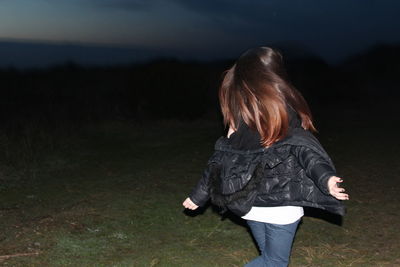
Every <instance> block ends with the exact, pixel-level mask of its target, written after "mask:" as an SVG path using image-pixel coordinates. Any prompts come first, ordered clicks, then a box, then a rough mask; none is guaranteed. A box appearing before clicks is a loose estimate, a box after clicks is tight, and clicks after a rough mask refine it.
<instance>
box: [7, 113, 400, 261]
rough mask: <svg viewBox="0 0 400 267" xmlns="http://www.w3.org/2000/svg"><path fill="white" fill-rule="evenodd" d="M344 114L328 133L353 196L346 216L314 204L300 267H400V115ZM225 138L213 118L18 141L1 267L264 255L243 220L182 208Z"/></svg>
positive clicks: (299, 246)
mask: <svg viewBox="0 0 400 267" xmlns="http://www.w3.org/2000/svg"><path fill="white" fill-rule="evenodd" d="M343 114H344V113H343ZM343 114H341V115H329V114H326V115H324V116H320V117H321V118H324V119H323V120H322V119H320V120H319V121H320V134H319V135H318V137H319V139H320V140H321V142H322V144H323V145H324V147H325V148H326V150H327V151H328V152H329V153H330V155H331V156H332V158H333V159H334V161H335V163H336V167H337V169H338V171H339V176H341V177H343V178H344V181H345V182H344V185H345V187H346V189H347V191H348V192H349V194H350V201H348V202H347V215H346V216H345V217H344V218H343V220H339V219H338V218H336V217H332V216H329V214H324V213H319V212H315V211H308V212H307V216H305V217H304V218H303V221H302V223H301V225H300V226H299V230H298V232H297V235H296V238H295V242H294V245H293V251H292V257H291V264H290V266H293V267H295V266H335V267H337V266H400V231H399V230H398V226H399V225H400V213H399V212H398V205H399V203H400V202H399V200H400V196H399V189H400V180H399V179H400V176H399V172H400V164H398V162H399V160H400V156H399V151H400V142H399V141H398V136H399V132H400V131H399V129H400V127H399V124H398V123H399V119H398V118H386V122H382V121H379V117H378V116H375V117H374V116H371V117H370V116H363V117H359V116H358V115H359V113H357V112H356V113H352V114H350V113H347V114H348V115H349V117H348V118H345V117H344V116H343ZM357 114H358V115H357ZM350 118H351V119H350ZM221 133H222V129H221V127H220V126H219V125H217V123H215V122H208V121H195V122H177V121H165V122H156V123H153V124H149V123H145V124H137V123H136V124H134V123H129V122H109V123H103V124H97V125H91V126H88V127H86V128H85V129H82V130H80V131H79V132H77V133H75V134H60V135H59V136H57V137H54V138H53V139H52V140H53V141H52V142H51V144H52V145H51V147H52V148H51V149H50V148H48V147H46V146H45V147H42V148H41V147H40V146H39V145H37V146H36V145H35V144H34V143H33V144H31V145H29V142H25V143H27V144H25V146H22V144H23V143H18V144H20V145H19V146H20V147H14V148H13V149H10V148H8V150H7V153H8V156H6V155H3V159H4V160H3V162H2V163H1V166H3V167H2V170H1V171H0V175H1V176H0V179H1V180H0V181H1V183H2V185H1V187H0V190H1V191H0V193H1V194H0V229H1V231H0V265H2V266H242V265H243V264H245V263H246V262H247V261H249V260H250V259H252V258H253V257H255V256H256V255H257V250H256V247H255V244H254V243H253V241H252V238H251V236H250V234H249V232H248V230H247V228H246V227H245V226H244V224H243V222H242V221H240V220H239V219H235V218H234V217H227V218H224V219H221V216H220V215H218V213H217V212H216V211H215V210H214V209H213V208H212V207H208V208H206V209H202V210H200V211H199V212H185V211H184V210H183V207H182V206H181V203H182V201H183V200H184V198H185V197H186V196H187V194H188V193H189V192H190V190H191V188H192V187H193V186H194V184H195V182H196V181H197V179H199V177H200V174H201V172H202V169H203V167H204V166H205V163H206V161H207V158H208V156H209V155H210V153H211V152H212V149H213V144H214V142H215V140H216V138H217V137H218V136H219V135H220V134H221ZM28 141H29V140H28ZM31 142H33V141H31ZM46 144H47V143H46ZM49 146H50V145H49ZM3 150H4V148H3ZM38 151H39V152H40V153H39V152H38ZM2 153H3V154H4V153H5V152H4V151H3V152H2ZM10 153H11V154H15V155H16V156H14V157H13V156H12V155H11V156H10V155H9V154H10ZM26 154H28V155H26ZM6 159H8V160H6ZM10 177H11V178H10Z"/></svg>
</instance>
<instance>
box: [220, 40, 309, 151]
mask: <svg viewBox="0 0 400 267" xmlns="http://www.w3.org/2000/svg"><path fill="white" fill-rule="evenodd" d="M219 100H220V105H221V111H222V115H223V118H224V124H225V125H226V126H230V127H232V128H233V129H234V130H237V128H238V126H239V122H240V120H243V121H244V122H245V123H246V124H247V125H248V126H249V127H250V128H252V129H255V130H257V131H258V132H259V134H260V136H261V144H262V145H263V146H265V147H268V146H270V145H272V144H273V143H275V142H276V141H279V140H281V139H283V138H284V137H285V136H286V135H287V133H288V130H289V114H288V107H291V108H293V109H294V110H295V111H296V112H297V114H298V115H299V116H300V119H301V126H302V127H303V128H304V129H306V130H311V131H316V129H315V127H314V125H313V122H312V116H311V111H310V109H309V107H308V105H307V102H306V101H305V100H304V98H303V96H302V95H301V93H300V92H299V91H297V89H296V88H295V87H294V86H293V85H291V84H290V82H289V80H288V78H287V74H286V71H285V68H284V64H283V59H282V55H281V54H280V53H279V52H278V51H276V50H274V49H272V48H269V47H259V48H253V49H250V50H248V51H246V52H245V53H244V54H243V55H241V56H240V57H239V59H238V60H237V61H236V63H235V64H234V65H233V66H232V67H231V68H230V69H228V70H227V71H226V72H225V76H224V79H223V81H222V84H221V87H220V89H219Z"/></svg>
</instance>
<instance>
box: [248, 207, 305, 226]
mask: <svg viewBox="0 0 400 267" xmlns="http://www.w3.org/2000/svg"><path fill="white" fill-rule="evenodd" d="M303 215H304V210H303V207H298V206H279V207H252V208H251V210H250V211H249V212H248V213H247V214H246V215H244V216H243V217H242V218H243V219H245V220H251V221H257V222H265V223H273V224H290V223H294V222H295V221H297V220H298V219H300V218H301V217H302V216H303Z"/></svg>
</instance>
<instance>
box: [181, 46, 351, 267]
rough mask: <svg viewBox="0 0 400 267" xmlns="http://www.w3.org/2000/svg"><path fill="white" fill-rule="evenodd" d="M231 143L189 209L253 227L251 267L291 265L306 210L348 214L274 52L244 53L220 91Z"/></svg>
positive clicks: (224, 144)
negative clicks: (210, 207)
mask: <svg viewBox="0 0 400 267" xmlns="http://www.w3.org/2000/svg"><path fill="white" fill-rule="evenodd" d="M219 100H220V105H221V110H222V114H223V117H224V123H225V124H226V125H227V126H229V131H228V136H227V137H221V138H219V139H218V140H217V142H216V144H215V152H214V154H213V155H212V156H211V158H210V159H209V161H208V165H207V168H206V169H205V171H204V174H203V176H202V178H201V179H200V181H199V182H198V184H197V186H196V187H195V188H194V189H193V191H192V193H191V194H190V195H189V197H188V198H187V199H186V200H185V201H184V202H183V206H184V207H185V208H188V209H191V210H194V209H197V208H198V207H199V206H202V205H204V204H205V203H206V202H207V200H208V199H210V198H211V202H212V203H214V204H216V205H218V206H220V207H222V208H223V209H225V210H226V209H229V210H230V211H231V212H233V213H234V214H236V215H238V216H240V217H242V218H243V219H245V220H247V224H248V226H249V227H250V229H251V232H252V234H253V236H254V239H255V240H256V242H257V245H258V247H259V249H260V252H261V255H260V256H259V257H257V258H255V259H253V260H252V261H251V262H249V263H248V264H246V265H245V266H246V267H251V266H274V267H277V266H278V267H280V266H287V265H288V263H289V257H290V251H291V247H292V243H293V238H294V235H295V233H296V229H297V225H298V224H299V222H300V219H301V217H302V216H303V206H309V207H314V208H320V209H324V210H327V211H329V212H332V213H336V214H339V215H344V206H343V204H342V202H341V201H340V200H348V199H349V196H348V194H346V193H344V191H345V190H344V189H343V188H341V187H339V186H338V185H339V183H341V182H342V181H343V180H342V179H341V178H339V177H337V176H336V171H335V167H334V165H333V163H332V161H331V159H330V158H329V156H328V155H327V153H326V152H325V150H324V149H323V148H322V146H321V145H320V143H319V142H318V141H317V139H316V138H315V137H314V136H313V135H312V133H311V132H315V131H316V130H315V127H314V125H313V122H312V118H311V112H310V110H309V108H308V105H307V103H306V101H305V100H304V98H303V97H302V95H301V94H300V93H299V92H298V91H297V90H296V89H295V88H294V87H293V86H292V85H291V84H290V83H289V82H288V79H287V77H286V72H285V70H284V66H283V60H282V56H281V55H280V53H279V52H277V51H276V50H274V49H272V48H269V47H259V48H255V49H250V50H248V51H246V52H245V53H244V54H243V55H242V56H240V58H239V59H238V60H237V61H236V63H235V64H234V65H233V66H232V67H231V68H230V69H229V70H228V71H226V73H225V77H224V79H223V82H222V85H221V87H220V91H219Z"/></svg>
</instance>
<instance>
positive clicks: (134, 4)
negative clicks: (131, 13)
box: [87, 0, 158, 10]
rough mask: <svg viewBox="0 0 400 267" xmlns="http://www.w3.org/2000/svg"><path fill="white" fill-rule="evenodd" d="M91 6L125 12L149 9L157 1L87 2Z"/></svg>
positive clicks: (118, 0) (95, 0)
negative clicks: (123, 10)
mask: <svg viewBox="0 0 400 267" xmlns="http://www.w3.org/2000/svg"><path fill="white" fill-rule="evenodd" d="M87 1H88V2H89V3H90V4H91V5H94V6H98V7H104V8H118V9H125V10H147V9H151V8H152V7H153V6H154V5H155V4H156V2H158V0H87Z"/></svg>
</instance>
